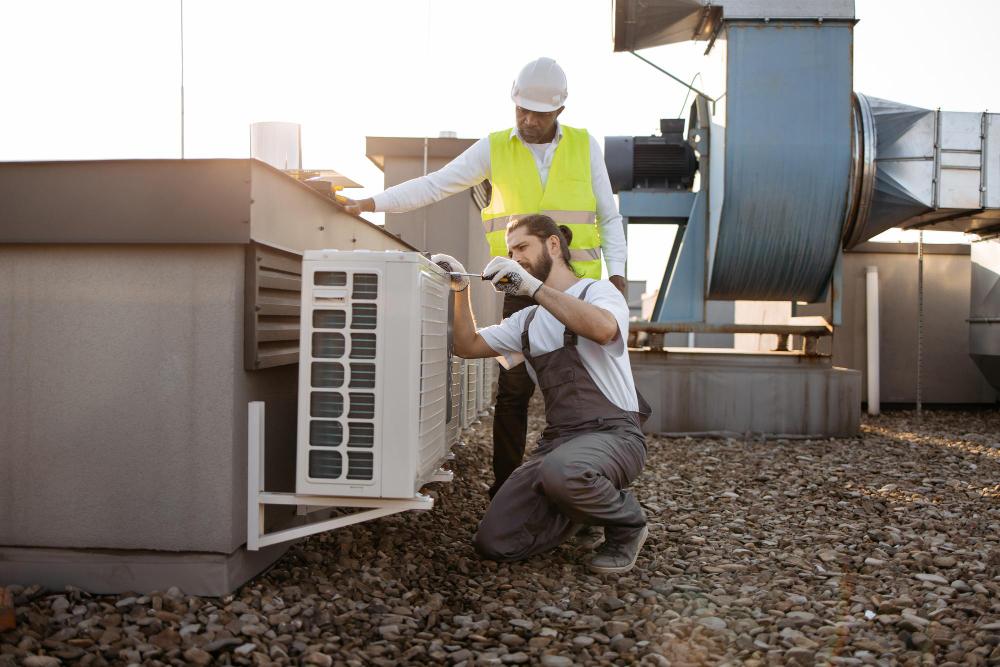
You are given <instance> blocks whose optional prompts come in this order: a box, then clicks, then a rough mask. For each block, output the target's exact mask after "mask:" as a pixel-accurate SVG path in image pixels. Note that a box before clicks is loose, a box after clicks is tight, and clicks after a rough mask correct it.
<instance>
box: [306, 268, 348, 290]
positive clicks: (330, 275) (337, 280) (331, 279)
mask: <svg viewBox="0 0 1000 667" xmlns="http://www.w3.org/2000/svg"><path fill="white" fill-rule="evenodd" d="M313 284H315V285H322V286H323V287H346V286H347V274H346V273H345V272H344V271H317V272H316V274H315V276H314V277H313Z"/></svg>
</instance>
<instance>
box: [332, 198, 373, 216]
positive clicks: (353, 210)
mask: <svg viewBox="0 0 1000 667" xmlns="http://www.w3.org/2000/svg"><path fill="white" fill-rule="evenodd" d="M336 200H337V203H338V204H340V205H341V206H343V207H344V210H345V211H347V212H348V213H350V214H351V215H361V214H362V213H374V212H375V200H374V199H372V198H371V197H369V198H368V199H351V198H350V197H345V196H344V195H337V196H336Z"/></svg>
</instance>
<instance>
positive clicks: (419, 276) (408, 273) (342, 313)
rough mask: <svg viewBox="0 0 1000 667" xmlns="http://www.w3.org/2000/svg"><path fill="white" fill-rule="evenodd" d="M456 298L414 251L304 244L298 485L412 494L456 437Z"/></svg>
mask: <svg viewBox="0 0 1000 667" xmlns="http://www.w3.org/2000/svg"><path fill="white" fill-rule="evenodd" d="M450 298H451V291H450V289H449V285H448V278H447V276H446V275H445V274H444V272H443V271H441V269H440V268H438V267H437V266H436V265H435V264H434V263H432V262H430V261H429V260H427V259H426V258H424V257H423V256H421V255H420V254H419V253H415V252H399V251H387V252H378V251H365V250H355V251H341V250H317V251H308V252H306V253H305V256H304V258H303V262H302V311H301V312H302V322H301V342H300V348H299V349H300V354H299V412H298V440H297V450H298V457H297V472H296V491H297V493H299V494H313V495H324V496H343V497H362V498H413V497H414V495H415V494H416V493H417V492H418V491H419V489H420V488H421V487H422V486H423V485H424V484H426V483H427V482H428V481H431V480H432V479H433V478H434V477H435V474H436V473H437V472H438V471H439V467H440V466H441V464H442V463H443V462H444V461H445V460H447V458H448V450H449V447H450V446H451V445H452V444H453V443H454V441H455V440H456V439H457V438H455V437H454V435H449V430H448V423H447V422H448V416H449V415H448V413H449V411H448V402H449V401H450V400H451V398H452V397H451V392H450V391H449V389H450V388H449V386H448V381H449V373H448V369H449V364H450V363H451V360H450V359H449V355H448V303H449V300H450ZM451 379H452V380H454V378H451ZM455 416H456V417H457V416H458V415H457V414H456V415H455Z"/></svg>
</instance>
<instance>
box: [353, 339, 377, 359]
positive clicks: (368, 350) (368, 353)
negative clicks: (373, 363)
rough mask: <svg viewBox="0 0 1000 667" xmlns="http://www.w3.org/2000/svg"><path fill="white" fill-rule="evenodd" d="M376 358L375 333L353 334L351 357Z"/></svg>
mask: <svg viewBox="0 0 1000 667" xmlns="http://www.w3.org/2000/svg"><path fill="white" fill-rule="evenodd" d="M374 358H375V334H369V333H352V334H351V359H374Z"/></svg>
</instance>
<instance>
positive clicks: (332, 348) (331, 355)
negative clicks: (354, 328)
mask: <svg viewBox="0 0 1000 667" xmlns="http://www.w3.org/2000/svg"><path fill="white" fill-rule="evenodd" d="M312 346H313V356H314V357H321V358H324V359H337V358H339V357H342V356H344V334H339V333H314V334H313V337H312ZM372 351H373V352H374V346H373V347H372ZM351 356H353V354H352V355H351Z"/></svg>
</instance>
